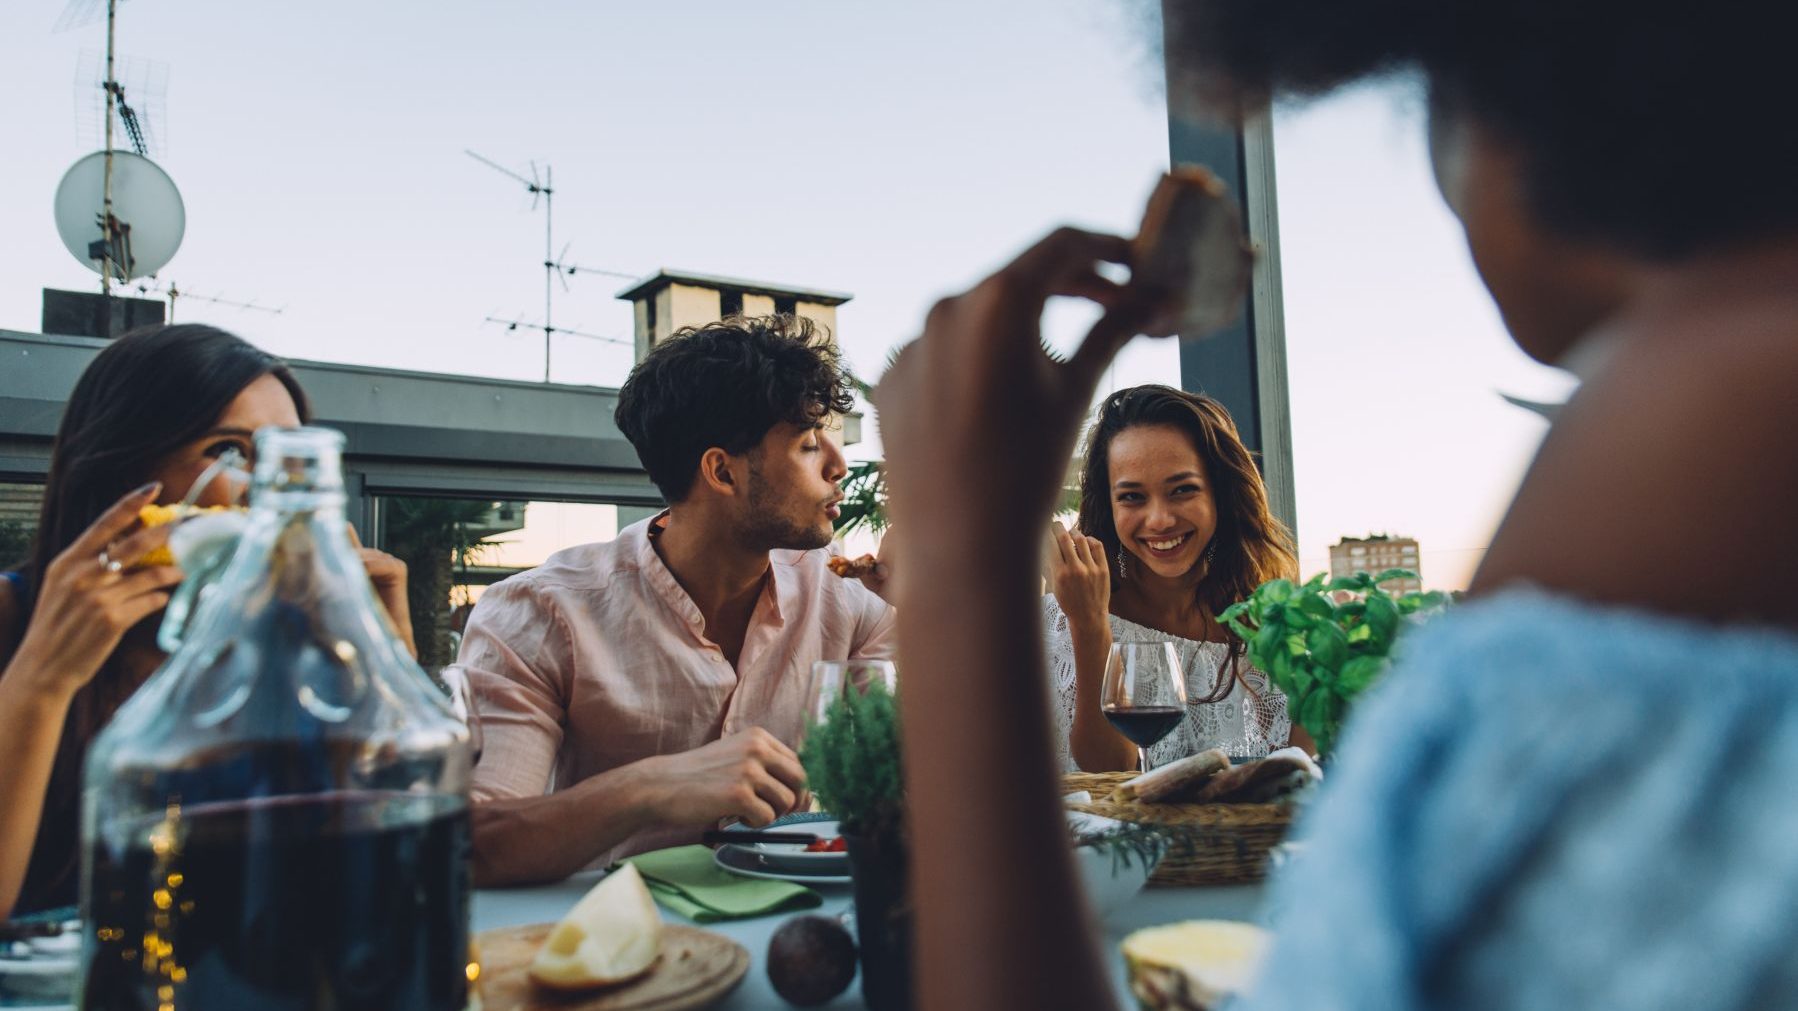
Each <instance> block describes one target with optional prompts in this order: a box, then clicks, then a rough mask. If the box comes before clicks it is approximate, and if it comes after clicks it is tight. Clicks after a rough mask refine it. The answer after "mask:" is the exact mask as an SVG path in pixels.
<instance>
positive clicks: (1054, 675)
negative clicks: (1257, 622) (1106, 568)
mask: <svg viewBox="0 0 1798 1011" xmlns="http://www.w3.org/2000/svg"><path fill="white" fill-rule="evenodd" d="M1110 618H1111V636H1112V640H1113V641H1115V642H1126V641H1128V642H1171V643H1173V644H1174V651H1175V652H1176V653H1178V654H1179V656H1180V665H1181V668H1182V670H1183V671H1184V672H1185V674H1186V690H1187V693H1188V694H1193V695H1206V694H1209V693H1210V689H1211V687H1212V686H1214V685H1216V684H1217V672H1218V666H1219V665H1220V664H1222V663H1223V662H1224V660H1225V659H1226V656H1227V650H1228V648H1229V647H1228V646H1227V645H1226V644H1224V643H1221V642H1195V641H1193V640H1191V639H1182V638H1180V637H1179V636H1177V635H1169V634H1168V633H1166V632H1162V631H1158V630H1156V629H1153V628H1149V627H1147V626H1145V625H1138V624H1136V623H1135V622H1131V621H1125V620H1124V619H1122V618H1120V617H1118V616H1117V615H1115V614H1114V615H1111V616H1110ZM1043 631H1044V637H1045V639H1046V642H1047V645H1048V650H1049V679H1050V681H1051V682H1052V683H1053V685H1054V688H1055V700H1054V702H1055V704H1054V706H1053V708H1054V711H1055V754H1056V757H1057V758H1058V759H1059V760H1060V762H1061V771H1063V772H1078V771H1080V770H1079V766H1077V765H1076V764H1074V753H1073V750H1072V748H1071V746H1070V745H1069V743H1068V740H1069V735H1070V734H1071V733H1072V732H1073V729H1074V697H1075V687H1074V684H1075V683H1074V637H1073V634H1072V633H1071V632H1070V631H1069V630H1068V617H1067V615H1065V614H1063V613H1062V610H1061V605H1060V604H1059V603H1057V602H1056V600H1055V595H1054V594H1053V593H1050V594H1045V595H1044V596H1043ZM1242 664H1243V667H1242V676H1241V678H1239V679H1238V681H1237V683H1236V685H1235V687H1233V688H1231V689H1230V694H1229V695H1227V696H1225V697H1224V699H1223V700H1222V701H1219V702H1210V703H1203V704H1192V705H1188V706H1187V707H1186V718H1185V719H1184V720H1181V721H1180V725H1179V726H1178V727H1176V728H1174V732H1173V733H1171V734H1169V735H1167V736H1166V737H1164V738H1162V739H1161V742H1160V743H1158V744H1156V745H1155V746H1154V747H1152V748H1150V749H1149V762H1150V763H1151V764H1152V765H1154V766H1156V767H1157V768H1159V767H1160V766H1163V765H1166V764H1167V763H1169V762H1172V761H1175V760H1176V759H1180V758H1185V757H1186V756H1188V755H1196V754H1198V753H1199V752H1201V751H1204V750H1206V749H1208V748H1221V749H1223V752H1224V754H1226V755H1230V756H1232V757H1248V758H1260V757H1262V756H1264V755H1266V754H1267V753H1268V752H1270V751H1275V750H1277V749H1280V748H1284V747H1286V744H1287V739H1288V738H1289V737H1290V736H1291V735H1292V721H1291V719H1290V718H1289V717H1288V716H1287V714H1286V696H1285V695H1284V694H1282V693H1281V692H1280V690H1279V689H1278V688H1275V687H1274V686H1273V685H1271V684H1268V682H1267V675H1266V674H1263V673H1262V672H1260V671H1258V670H1256V669H1254V668H1252V667H1249V666H1248V661H1247V660H1246V659H1244V660H1243V661H1242ZM1245 689H1246V690H1245Z"/></svg>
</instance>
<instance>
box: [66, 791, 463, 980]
mask: <svg viewBox="0 0 1798 1011" xmlns="http://www.w3.org/2000/svg"><path fill="white" fill-rule="evenodd" d="M431 801H432V798H415V797H407V796H404V795H400V796H384V795H381V794H361V795H349V796H342V797H331V796H326V797H308V798H297V799H285V800H275V801H268V802H262V801H250V802H234V803H229V804H218V805H202V806H200V807H196V808H192V809H177V808H171V810H170V811H169V812H168V813H167V814H166V815H165V816H164V817H163V818H159V819H154V820H151V821H149V822H147V823H145V824H143V825H141V826H139V828H138V830H137V831H135V832H132V833H130V840H131V845H130V846H128V847H127V848H125V849H123V850H122V851H119V852H114V851H112V849H111V848H110V847H102V848H101V849H100V851H99V852H97V853H96V854H95V860H94V864H93V868H92V875H93V878H92V882H91V886H92V893H91V894H92V909H91V915H92V917H93V920H92V929H93V934H92V935H91V936H92V937H93V938H95V939H96V943H97V950H96V952H95V954H94V957H93V958H91V959H90V960H89V964H88V969H87V976H86V980H85V988H84V994H83V999H82V1004H83V1006H84V1007H86V1008H90V1009H107V1011H115V1009H116V1011H125V1009H130V1011H139V1009H141V1011H158V1009H160V1008H167V1007H171V1006H172V1007H174V1008H178V1009H196V1011H198V1009H212V1008H217V1009H226V1011H229V1009H238V1008H244V1009H249V1008H254V1009H257V1011H290V1009H291V1011H313V1009H320V1011H322V1009H326V1008H331V1009H343V1011H350V1009H368V1011H390V1009H391V1011H408V1009H446V1011H448V1009H460V1008H462V1007H463V1006H464V1005H465V1004H466V1002H467V960H466V958H465V957H463V953H465V952H466V951H467V950H468V933H467V931H468V928H467V924H468V898H469V893H468V875H467V871H466V866H467V864H466V860H467V850H468V816H467V812H466V810H465V809H462V808H460V807H456V808H452V809H447V810H438V811H432V810H431V809H430V808H431V806H432V803H431ZM435 806H437V807H439V808H442V807H444V806H445V805H442V804H437V805H435Z"/></svg>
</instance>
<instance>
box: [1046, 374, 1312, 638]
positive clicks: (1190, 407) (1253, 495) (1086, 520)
mask: <svg viewBox="0 0 1798 1011" xmlns="http://www.w3.org/2000/svg"><path fill="white" fill-rule="evenodd" d="M1139 425H1166V426H1168V427H1170V428H1175V429H1178V430H1180V431H1181V432H1184V433H1185V434H1186V436H1187V438H1189V439H1191V440H1192V444H1193V448H1194V449H1196V450H1198V453H1199V458H1200V459H1202V460H1204V461H1205V472H1206V474H1207V475H1209V477H1210V478H1211V497H1212V500H1213V501H1214V502H1215V503H1216V505H1217V531H1216V532H1215V533H1214V534H1213V535H1212V538H1211V543H1212V544H1215V545H1217V554H1216V556H1215V557H1213V559H1212V561H1211V569H1210V571H1209V572H1207V573H1206V574H1205V580H1204V582H1202V583H1200V584H1199V590H1198V595H1199V602H1200V603H1202V604H1204V605H1205V607H1206V609H1208V610H1209V611H1210V612H1211V613H1212V614H1213V615H1217V614H1221V613H1223V610H1224V608H1226V607H1229V606H1230V605H1231V604H1234V603H1236V602H1237V601H1239V600H1243V599H1244V598H1246V597H1248V595H1249V594H1250V593H1253V592H1254V590H1255V587H1257V586H1260V585H1261V584H1262V583H1265V582H1267V581H1268V580H1270V579H1281V578H1286V579H1291V578H1293V577H1295V576H1296V575H1297V574H1298V567H1299V566H1298V558H1297V556H1296V555H1295V554H1294V553H1293V547H1292V545H1293V541H1292V534H1291V532H1289V531H1288V530H1287V529H1286V526H1285V524H1283V523H1281V522H1280V521H1279V520H1278V519H1276V518H1275V517H1274V515H1273V513H1271V512H1269V511H1268V507H1267V486H1266V485H1265V484H1264V483H1262V480H1261V471H1260V470H1258V469H1256V467H1255V457H1254V454H1252V453H1250V452H1249V448H1248V447H1247V446H1244V445H1243V444H1242V436H1241V435H1239V434H1238V433H1237V431H1236V422H1235V420H1234V419H1232V418H1231V417H1230V412H1229V411H1226V410H1224V405H1222V404H1220V403H1218V402H1217V401H1216V400H1213V399H1211V398H1210V397H1207V396H1205V395H1204V394H1202V393H1187V392H1185V391H1184V390H1176V389H1174V388H1173V387H1171V386H1133V387H1130V388H1129V389H1123V390H1119V391H1117V392H1116V393H1113V394H1112V395H1111V396H1109V397H1106V398H1105V402H1104V403H1103V404H1101V405H1100V407H1099V416H1098V419H1097V420H1096V421H1094V422H1093V425H1092V430H1091V433H1090V435H1089V436H1088V438H1087V447H1086V463H1085V467H1084V469H1082V470H1081V472H1080V531H1081V532H1082V533H1084V534H1086V535H1087V536H1089V537H1097V538H1098V539H1099V543H1101V544H1103V545H1105V557H1106V558H1107V559H1109V560H1110V563H1111V578H1112V581H1113V583H1114V584H1115V582H1116V581H1117V579H1118V578H1119V573H1118V570H1117V556H1118V550H1119V547H1120V544H1119V541H1118V532H1117V525H1116V524H1115V523H1114V522H1113V521H1112V518H1111V441H1112V440H1113V439H1116V438H1117V437H1118V435H1119V434H1120V433H1122V432H1123V431H1125V430H1126V429H1130V428H1135V427H1137V426H1139Z"/></svg>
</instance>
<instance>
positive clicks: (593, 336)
mask: <svg viewBox="0 0 1798 1011" xmlns="http://www.w3.org/2000/svg"><path fill="white" fill-rule="evenodd" d="M519 315H523V313H520V314H519ZM482 322H485V323H498V324H500V325H501V326H504V327H505V328H506V331H507V332H508V333H510V332H514V331H516V330H518V329H520V328H523V329H525V330H542V331H543V332H544V339H545V340H548V339H549V337H548V335H549V334H557V333H560V334H567V335H568V336H570V337H585V338H586V339H588V340H596V341H603V342H605V343H607V344H622V345H623V346H625V347H635V346H636V345H635V342H633V341H628V340H625V339H624V338H623V337H608V336H606V335H605V334H599V333H588V332H587V331H585V330H574V329H571V328H569V327H565V326H545V325H543V324H541V323H532V322H530V321H528V320H522V319H505V318H504V317H501V316H488V317H487V318H486V319H485V320H483V321H482ZM544 382H546V383H547V382H549V380H548V379H545V380H544Z"/></svg>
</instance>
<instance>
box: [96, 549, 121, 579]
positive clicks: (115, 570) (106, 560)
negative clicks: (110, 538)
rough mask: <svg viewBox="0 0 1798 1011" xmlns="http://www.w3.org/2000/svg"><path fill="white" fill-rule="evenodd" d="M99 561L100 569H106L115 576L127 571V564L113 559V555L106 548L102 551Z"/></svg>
mask: <svg viewBox="0 0 1798 1011" xmlns="http://www.w3.org/2000/svg"><path fill="white" fill-rule="evenodd" d="M98 560H99V562H100V568H102V569H105V570H106V571H107V572H110V573H112V574H113V575H115V576H116V575H118V574H119V573H121V572H123V571H125V563H124V562H121V561H119V560H118V559H117V558H114V557H112V554H111V553H110V552H108V551H107V550H106V549H104V548H102V549H100V557H99V559H98Z"/></svg>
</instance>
